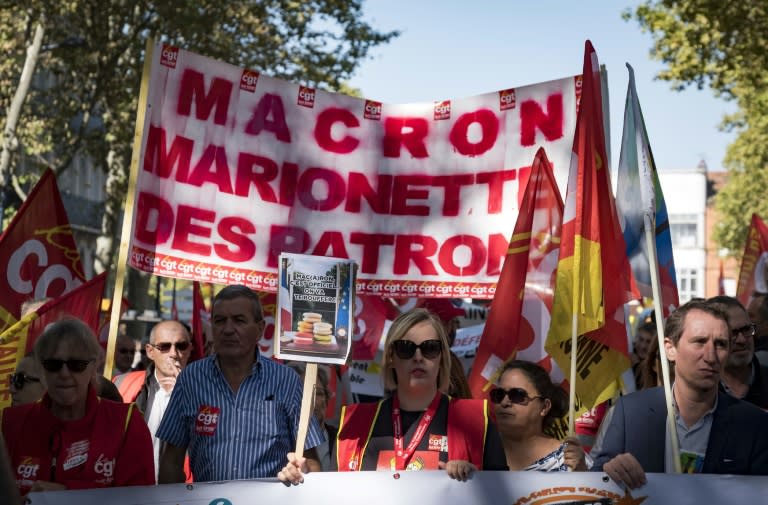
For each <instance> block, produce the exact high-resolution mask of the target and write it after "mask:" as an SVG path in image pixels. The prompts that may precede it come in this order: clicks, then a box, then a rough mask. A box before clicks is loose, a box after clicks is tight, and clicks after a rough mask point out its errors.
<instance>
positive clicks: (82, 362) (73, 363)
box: [42, 359, 93, 373]
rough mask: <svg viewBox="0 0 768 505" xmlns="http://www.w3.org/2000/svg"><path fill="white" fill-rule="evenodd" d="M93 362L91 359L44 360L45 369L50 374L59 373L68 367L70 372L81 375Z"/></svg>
mask: <svg viewBox="0 0 768 505" xmlns="http://www.w3.org/2000/svg"><path fill="white" fill-rule="evenodd" d="M91 361H93V360H90V359H44V360H43V361H42V363H43V368H45V370H46V371H48V372H58V371H59V370H61V367H63V366H64V365H67V368H68V369H69V371H70V372H75V373H81V372H84V371H85V369H86V368H88V364H89V363H90V362H91Z"/></svg>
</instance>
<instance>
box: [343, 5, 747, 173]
mask: <svg viewBox="0 0 768 505" xmlns="http://www.w3.org/2000/svg"><path fill="white" fill-rule="evenodd" d="M638 3H639V2H627V1H608V0H594V1H585V2H572V1H564V0H558V1H554V0H551V1H550V0H506V1H496V0H475V1H461V0H443V1H434V0H408V1H404V0H365V1H364V3H363V17H364V19H365V20H366V21H368V22H369V23H371V24H372V25H373V26H374V27H375V28H377V29H378V30H381V31H389V30H400V31H401V32H402V34H401V35H400V36H399V37H397V38H396V39H394V40H393V41H392V42H390V43H389V44H386V45H383V46H379V47H377V48H375V49H374V50H373V51H372V58H371V59H369V60H367V61H365V62H364V63H363V64H362V65H361V67H360V68H359V70H358V71H357V72H356V74H355V76H354V77H353V78H352V79H351V81H350V85H351V86H353V87H355V88H358V89H360V90H361V91H362V93H363V96H364V97H366V98H369V99H372V100H378V101H381V102H384V103H411V102H431V101H435V100H444V99H449V98H453V99H455V98H462V97H466V96H473V95H478V94H482V93H486V92H491V91H496V90H499V89H506V88H510V87H516V86H523V85H527V84H534V83H537V82H542V81H548V80H552V79H558V78H561V77H567V76H571V75H575V74H579V73H581V71H582V64H583V60H584V42H585V40H587V39H589V40H591V41H592V44H593V45H594V47H595V50H596V51H597V55H598V58H599V60H600V63H601V64H603V65H605V67H606V69H607V72H608V89H609V97H610V111H611V114H610V129H611V159H612V167H614V169H615V167H616V166H617V165H618V159H619V150H620V144H621V130H622V123H623V117H624V100H625V98H626V93H627V81H628V74H627V69H626V66H625V63H629V64H631V65H632V67H633V68H634V70H635V81H636V86H637V93H638V96H639V98H640V104H641V107H642V109H643V115H644V117H645V123H646V128H647V130H648V136H649V138H650V142H651V149H652V151H653V155H654V159H655V161H656V167H657V169H658V170H660V171H664V170H668V169H693V168H695V167H696V166H697V165H698V164H699V162H700V161H701V160H702V159H703V160H704V161H705V162H706V163H707V166H708V168H709V169H710V170H721V169H722V161H723V158H724V156H725V150H726V147H727V145H728V144H729V143H730V142H732V141H733V138H734V135H733V134H729V133H725V132H721V131H720V130H719V129H718V125H719V124H720V122H721V120H722V117H723V115H725V114H728V113H731V112H733V111H734V110H735V107H734V105H733V104H732V103H729V102H726V101H724V100H722V99H718V98H716V97H715V96H714V94H713V92H712V91H711V90H709V89H704V90H698V89H697V88H695V87H689V88H687V89H686V90H684V91H682V92H678V91H673V90H672V87H671V85H670V83H669V82H666V81H660V80H655V79H654V77H655V75H656V74H657V73H658V72H659V71H660V70H661V69H662V68H663V67H662V64H661V63H660V62H658V61H655V60H652V59H651V56H650V54H649V52H650V49H651V47H652V39H651V35H650V34H648V33H642V32H641V30H640V26H639V24H638V23H637V22H636V21H634V20H630V21H624V20H623V19H622V18H621V13H622V12H623V11H624V10H626V9H627V8H631V7H634V6H636V5H637V4H638Z"/></svg>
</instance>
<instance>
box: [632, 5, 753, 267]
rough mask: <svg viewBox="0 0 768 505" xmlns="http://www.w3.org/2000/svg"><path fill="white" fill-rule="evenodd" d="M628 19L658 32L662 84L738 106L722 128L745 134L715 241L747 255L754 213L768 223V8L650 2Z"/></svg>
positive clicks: (733, 156)
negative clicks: (708, 93) (707, 92)
mask: <svg viewBox="0 0 768 505" xmlns="http://www.w3.org/2000/svg"><path fill="white" fill-rule="evenodd" d="M624 18H625V19H632V18H634V19H635V20H637V21H638V22H639V24H640V27H641V29H642V30H643V31H648V32H650V33H651V35H652V37H653V42H654V46H653V49H652V51H651V55H652V56H653V57H655V58H656V59H658V60H660V61H662V62H664V63H665V65H666V68H665V69H664V70H663V71H662V72H660V74H659V76H658V77H659V78H660V79H663V80H667V81H670V82H671V83H672V85H673V87H675V88H676V89H683V88H685V87H687V86H690V85H695V86H697V87H698V88H700V89H701V88H704V87H709V88H711V89H712V90H713V91H714V92H715V93H716V94H717V95H719V96H721V97H722V98H724V99H726V100H735V101H736V103H737V105H738V111H737V112H736V113H735V114H733V115H730V116H726V117H725V118H724V120H723V124H722V125H721V127H722V128H723V129H725V130H728V131H735V132H737V134H738V136H737V138H736V140H735V141H734V143H733V144H731V145H730V146H729V148H728V152H727V154H726V159H725V161H724V164H725V166H726V167H727V168H728V169H729V172H730V179H729V181H728V184H727V185H726V186H725V187H724V188H723V189H722V190H721V191H720V192H719V193H718V194H717V196H716V209H717V210H718V211H719V212H720V214H721V217H722V219H721V221H720V222H719V223H717V225H716V227H715V232H714V237H715V240H716V241H718V243H719V244H720V246H721V247H725V248H727V249H729V250H730V251H731V252H732V254H741V251H742V250H743V247H744V240H745V238H746V234H747V229H748V228H749V223H750V217H751V215H752V213H753V212H757V213H758V214H760V215H761V216H762V217H764V218H765V217H768V199H767V198H765V195H766V190H768V170H766V168H768V2H765V0H743V1H739V2H719V1H712V0H648V1H646V2H644V3H642V4H641V5H639V6H638V7H637V9H636V10H635V11H634V12H631V11H626V12H625V13H624Z"/></svg>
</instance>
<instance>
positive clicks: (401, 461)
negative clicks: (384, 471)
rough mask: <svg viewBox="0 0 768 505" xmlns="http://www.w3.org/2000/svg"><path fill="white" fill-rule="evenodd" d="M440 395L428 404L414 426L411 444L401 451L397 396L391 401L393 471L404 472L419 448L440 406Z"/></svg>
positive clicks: (401, 436) (401, 426) (437, 394)
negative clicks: (393, 447) (393, 450)
mask: <svg viewBox="0 0 768 505" xmlns="http://www.w3.org/2000/svg"><path fill="white" fill-rule="evenodd" d="M440 397H441V394H440V392H439V391H438V392H437V393H436V394H435V397H434V399H432V403H430V404H429V407H427V410H425V411H424V414H422V416H421V419H419V424H418V426H416V432H415V433H414V434H413V438H412V439H411V442H410V443H409V444H408V447H406V448H405V449H403V419H402V416H401V415H400V401H399V400H398V399H397V395H394V397H393V399H392V433H393V434H394V437H393V438H394V446H395V470H405V467H406V466H407V465H408V462H409V461H410V460H411V457H412V456H413V453H414V452H416V447H418V446H419V443H420V442H421V439H422V438H424V434H425V433H426V432H427V428H428V427H429V424H430V423H431V422H432V419H434V418H435V412H437V406H438V405H440Z"/></svg>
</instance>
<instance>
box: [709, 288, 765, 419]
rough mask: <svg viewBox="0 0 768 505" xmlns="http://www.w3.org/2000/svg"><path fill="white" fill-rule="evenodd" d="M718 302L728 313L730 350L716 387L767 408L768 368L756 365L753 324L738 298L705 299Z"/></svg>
mask: <svg viewBox="0 0 768 505" xmlns="http://www.w3.org/2000/svg"><path fill="white" fill-rule="evenodd" d="M709 301H710V302H712V303H717V304H720V305H721V306H722V308H723V310H724V311H725V312H726V314H727V315H728V326H729V327H730V328H731V350H730V352H729V353H728V359H727V360H726V361H725V366H724V367H723V373H722V376H721V377H720V387H721V389H723V390H724V391H725V392H726V393H728V394H730V395H731V396H734V397H736V398H740V399H742V400H746V401H748V402H749V403H753V404H755V405H757V406H758V407H760V408H761V409H768V367H763V366H761V365H760V362H759V361H758V359H757V357H756V356H755V334H756V331H755V330H756V327H755V325H754V324H753V323H752V322H751V321H750V319H749V314H748V312H747V310H746V309H745V308H744V306H743V305H742V304H741V302H740V301H739V300H737V299H736V298H733V297H730V296H715V297H713V298H710V299H709Z"/></svg>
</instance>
